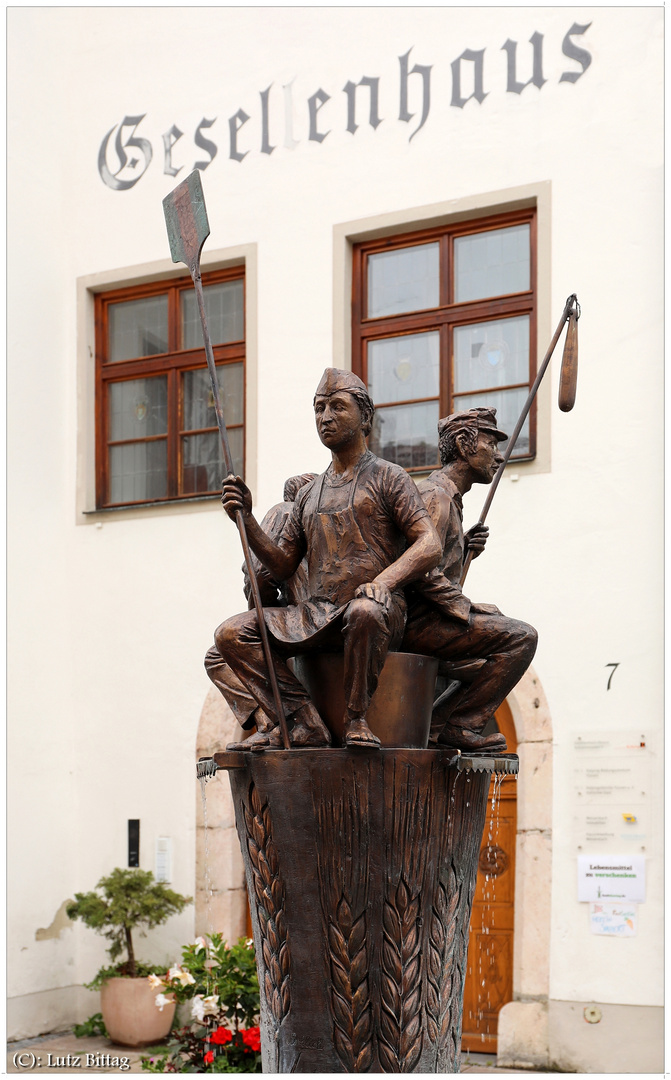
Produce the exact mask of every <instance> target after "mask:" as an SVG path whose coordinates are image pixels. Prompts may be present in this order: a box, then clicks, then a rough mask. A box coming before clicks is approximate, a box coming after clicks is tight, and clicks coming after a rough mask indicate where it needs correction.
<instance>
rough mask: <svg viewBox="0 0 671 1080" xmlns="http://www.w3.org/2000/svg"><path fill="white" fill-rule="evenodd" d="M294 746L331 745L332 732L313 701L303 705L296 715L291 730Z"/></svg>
mask: <svg viewBox="0 0 671 1080" xmlns="http://www.w3.org/2000/svg"><path fill="white" fill-rule="evenodd" d="M289 738H290V740H291V745H292V746H297V747H311V746H330V745H331V733H330V732H329V729H328V728H327V727H326V724H325V723H324V721H323V720H322V718H321V716H320V715H319V713H318V712H317V710H316V709H315V707H314V705H313V704H312V702H308V704H307V705H303V706H302V708H300V709H299V710H298V711H297V712H296V713H295V715H294V726H293V727H292V729H291V731H290V732H289Z"/></svg>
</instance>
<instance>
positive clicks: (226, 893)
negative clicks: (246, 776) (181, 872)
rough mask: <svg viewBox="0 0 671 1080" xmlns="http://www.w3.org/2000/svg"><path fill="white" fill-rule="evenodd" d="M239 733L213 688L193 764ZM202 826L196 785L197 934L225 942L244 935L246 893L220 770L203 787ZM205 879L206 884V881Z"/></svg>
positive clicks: (232, 813) (228, 791) (230, 807)
mask: <svg viewBox="0 0 671 1080" xmlns="http://www.w3.org/2000/svg"><path fill="white" fill-rule="evenodd" d="M239 738H242V731H241V729H240V727H239V726H238V723H237V721H236V719H235V717H234V715H233V713H232V712H231V710H230V709H229V707H228V705H227V704H226V702H225V701H224V699H223V697H222V696H221V694H220V693H219V691H218V690H216V689H215V688H214V687H211V689H210V691H209V693H208V695H207V697H206V699H205V704H204V705H203V709H202V712H201V714H200V720H199V723H198V735H197V739H196V760H198V758H200V757H211V756H212V754H215V753H217V752H218V751H219V750H225V749H226V743H229V742H232V741H233V740H234V739H239ZM206 803H207V860H206V857H205V856H206V837H205V822H204V817H203V801H202V798H201V793H200V785H197V786H196V934H209V933H210V932H211V931H213V930H214V931H219V932H220V933H222V934H223V935H224V938H225V939H226V940H227V941H228V942H229V943H232V942H235V941H237V940H238V938H239V937H245V936H246V935H247V889H246V886H245V870H244V866H243V863H242V855H241V853H240V842H239V840H238V834H237V832H236V829H235V811H234V809H233V799H232V798H231V789H230V785H229V782H228V773H225V772H219V773H217V775H216V776H215V777H214V779H212V780H210V781H208V783H207V786H206ZM208 877H209V881H208Z"/></svg>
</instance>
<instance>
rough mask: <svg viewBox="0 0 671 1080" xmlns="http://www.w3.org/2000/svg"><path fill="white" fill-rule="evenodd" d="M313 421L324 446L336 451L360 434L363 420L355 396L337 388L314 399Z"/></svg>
mask: <svg viewBox="0 0 671 1080" xmlns="http://www.w3.org/2000/svg"><path fill="white" fill-rule="evenodd" d="M315 423H316V424H317V432H318V433H319V438H320V439H321V441H322V442H323V444H324V446H328V448H329V450H336V451H337V450H339V449H341V448H342V447H344V446H347V444H348V443H350V442H351V441H352V440H353V439H355V438H357V437H358V436H359V435H360V434H361V431H362V423H363V420H362V416H361V410H360V408H359V405H358V402H357V400H356V398H355V397H354V396H353V395H352V394H349V393H347V391H346V390H339V391H338V392H337V393H335V394H331V395H330V397H317V398H316V399H315Z"/></svg>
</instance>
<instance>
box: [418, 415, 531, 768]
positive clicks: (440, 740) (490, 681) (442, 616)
mask: <svg viewBox="0 0 671 1080" xmlns="http://www.w3.org/2000/svg"><path fill="white" fill-rule="evenodd" d="M506 439H507V435H506V434H505V433H504V432H503V431H500V430H499V429H498V428H497V426H496V409H493V408H479V409H469V410H467V411H465V412H459V413H454V414H453V415H452V416H447V417H446V418H445V419H443V420H440V421H439V423H438V445H439V451H440V461H441V466H442V467H441V468H440V469H436V471H435V472H432V473H431V475H430V476H429V477H427V479H426V480H422V481H420V483H419V485H418V487H419V491H420V493H421V495H422V498H423V500H424V503H425V505H426V507H427V509H428V511H429V514H430V515H431V520H432V521H433V523H434V525H435V527H436V530H437V532H438V535H439V537H440V541H441V544H442V548H443V554H442V558H441V561H440V564H439V565H438V566H437V567H436V568H435V569H433V570H432V571H431V572H430V573H428V574H427V575H426V576H425V577H424V578H423V579H422V580H421V581H419V582H415V583H414V584H413V585H412V586H411V588H410V589H409V590H407V594H408V600H409V610H408V619H407V625H406V630H405V636H404V638H403V642H402V645H401V649H402V650H403V651H407V652H414V653H421V654H428V655H430V656H436V657H438V659H439V660H440V661H441V662H442V663H443V665H444V671H445V673H446V674H447V675H448V677H449V676H453V677H454V679H455V681H457V682H458V686H457V687H456V688H453V689H455V690H456V692H454V693H452V694H451V695H450V696H449V697H447V698H446V700H445V701H444V704H439V703H438V704H437V706H435V707H434V712H433V720H432V724H431V734H430V737H429V745H430V746H431V745H433V746H435V745H440V744H443V745H446V746H451V747H454V748H456V749H459V750H471V751H473V750H494V751H499V752H502V751H505V749H506V741H505V738H504V736H503V735H501V734H499V733H498V732H493V733H491V734H489V735H485V734H483V731H484V728H485V727H486V725H487V723H488V722H489V720H491V718H492V717H493V716H494V713H495V712H496V710H497V709H498V707H499V705H500V704H501V703H502V701H503V700H504V699H505V697H506V696H507V695H508V694H509V693H510V691H511V690H512V688H513V687H514V686H515V685H516V684H517V683H518V682H519V680H520V679H521V677H522V675H523V674H524V672H525V671H526V670H527V668H528V667H529V664H530V663H531V661H532V659H533V655H534V653H535V651H536V644H537V640H538V637H537V634H536V631H535V630H534V628H533V626H529V625H528V623H524V622H519V621H518V620H517V619H510V618H508V617H507V616H505V615H503V614H502V613H501V612H500V611H499V609H498V608H497V607H495V605H494V604H476V603H473V601H471V600H469V599H468V597H467V596H465V595H464V593H463V592H462V589H461V585H460V584H459V580H460V577H461V574H462V570H463V567H464V562H465V559H466V557H467V555H468V552H469V550H470V551H472V553H473V556H472V557H476V556H478V555H480V554H481V552H482V550H483V548H484V546H485V543H486V540H487V536H488V533H489V529H488V528H487V526H486V525H481V524H477V525H474V526H473V528H471V529H469V530H468V532H467V533H466V534H464V530H463V524H462V517H463V503H462V496H463V495H465V494H466V492H468V491H470V489H471V487H472V486H473V485H474V484H491V482H492V480H493V479H494V476H495V475H496V472H497V470H498V468H499V466H500V465H501V462H502V461H503V456H502V454H501V453H500V451H499V447H498V444H499V443H500V442H504V441H505V440H506ZM440 670H441V669H440V668H439V672H440Z"/></svg>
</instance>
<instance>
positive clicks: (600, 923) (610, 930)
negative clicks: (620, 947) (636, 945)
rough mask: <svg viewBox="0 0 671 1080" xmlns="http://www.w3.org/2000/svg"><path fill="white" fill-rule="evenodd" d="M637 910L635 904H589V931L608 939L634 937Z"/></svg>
mask: <svg viewBox="0 0 671 1080" xmlns="http://www.w3.org/2000/svg"><path fill="white" fill-rule="evenodd" d="M637 910H638V909H637V907H636V904H613V903H610V902H607V903H603V904H590V906H589V926H590V930H591V931H592V933H593V934H607V935H608V936H609V937H635V936H636V916H637Z"/></svg>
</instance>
